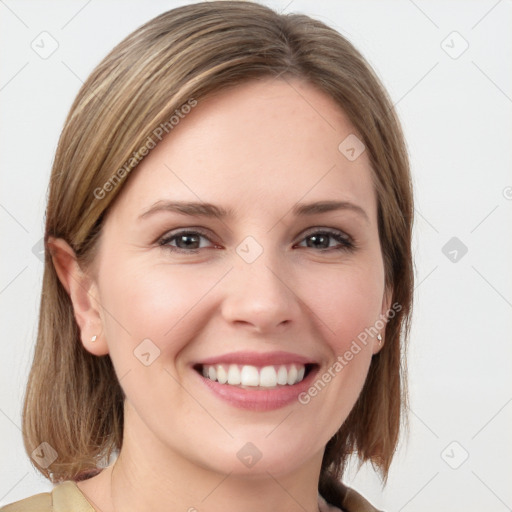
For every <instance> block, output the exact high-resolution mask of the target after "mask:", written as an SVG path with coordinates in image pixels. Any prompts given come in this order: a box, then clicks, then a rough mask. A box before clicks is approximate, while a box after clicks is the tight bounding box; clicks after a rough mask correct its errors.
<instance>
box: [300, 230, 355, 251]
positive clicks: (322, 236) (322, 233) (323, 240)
mask: <svg viewBox="0 0 512 512" xmlns="http://www.w3.org/2000/svg"><path fill="white" fill-rule="evenodd" d="M329 239H331V241H332V239H333V240H335V241H336V242H338V244H339V245H338V246H334V247H333V246H331V245H330V242H329ZM303 240H311V243H308V242H306V244H307V247H308V248H315V247H316V248H320V249H322V250H323V251H326V250H329V249H334V250H345V251H350V250H354V249H355V245H354V242H353V241H352V239H351V237H350V236H349V235H347V234H345V233H343V232H342V231H338V230H336V231H331V230H326V229H323V230H319V231H313V232H312V233H309V234H308V235H306V237H305V238H303Z"/></svg>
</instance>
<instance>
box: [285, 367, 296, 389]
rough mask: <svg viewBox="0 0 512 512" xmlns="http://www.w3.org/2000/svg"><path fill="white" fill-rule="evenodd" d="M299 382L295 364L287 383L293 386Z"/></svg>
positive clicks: (289, 372) (289, 373) (289, 371)
mask: <svg viewBox="0 0 512 512" xmlns="http://www.w3.org/2000/svg"><path fill="white" fill-rule="evenodd" d="M296 380H297V368H296V367H295V365H294V364H292V366H291V368H290V369H289V370H288V378H287V383H288V384H289V385H290V384H293V383H294V382H295V381H296Z"/></svg>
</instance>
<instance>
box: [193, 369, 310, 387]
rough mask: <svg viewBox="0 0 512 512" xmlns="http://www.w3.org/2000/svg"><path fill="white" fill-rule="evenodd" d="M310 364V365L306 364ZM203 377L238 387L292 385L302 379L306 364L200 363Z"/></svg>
mask: <svg viewBox="0 0 512 512" xmlns="http://www.w3.org/2000/svg"><path fill="white" fill-rule="evenodd" d="M308 366H311V365H308ZM201 373H202V375H203V377H205V378H207V379H210V380H213V381H216V382H219V383H220V384H228V385H229V386H238V387H245V386H247V387H260V388H266V389H268V388H275V387H277V386H293V385H294V384H298V383H299V382H301V381H302V380H303V379H304V376H305V374H306V365H303V364H290V365H284V364H281V365H276V366H264V367H257V366H252V365H238V364H230V365H223V364H215V365H202V368H201Z"/></svg>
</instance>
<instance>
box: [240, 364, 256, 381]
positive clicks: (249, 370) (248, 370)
mask: <svg viewBox="0 0 512 512" xmlns="http://www.w3.org/2000/svg"><path fill="white" fill-rule="evenodd" d="M240 381H241V382H240V384H242V386H259V384H260V376H259V374H258V368H256V366H242V371H241V372H240Z"/></svg>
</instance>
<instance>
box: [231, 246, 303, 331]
mask: <svg viewBox="0 0 512 512" xmlns="http://www.w3.org/2000/svg"><path fill="white" fill-rule="evenodd" d="M234 260H235V262H234V266H235V268H233V270H232V271H231V272H230V273H229V277H228V280H229V281H228V283H227V285H226V287H225V297H224V300H223V303H222V315H223V318H224V319H225V320H226V321H227V322H228V323H230V324H233V325H235V326H237V327H242V326H243V327H246V328H247V329H249V330H251V331H252V332H254V333H258V334H266V335H269V334H272V333H278V332H281V331H282V330H283V329H285V328H286V326H288V327H290V326H292V324H294V323H295V322H296V321H297V320H298V319H299V318H300V310H301V306H300V301H299V299H298V296H297V292H296V291H295V290H294V289H293V288H294V286H293V283H294V277H293V275H292V274H293V272H292V269H290V268H287V267H286V264H285V262H284V261H283V260H280V261H278V260H277V258H271V257H269V256H267V253H266V252H263V253H262V254H261V255H260V256H259V257H258V258H257V259H256V260H255V261H252V262H251V263H248V262H247V261H245V260H244V259H243V258H240V257H239V256H238V255H237V254H235V255H234ZM295 281H296V280H295Z"/></svg>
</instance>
